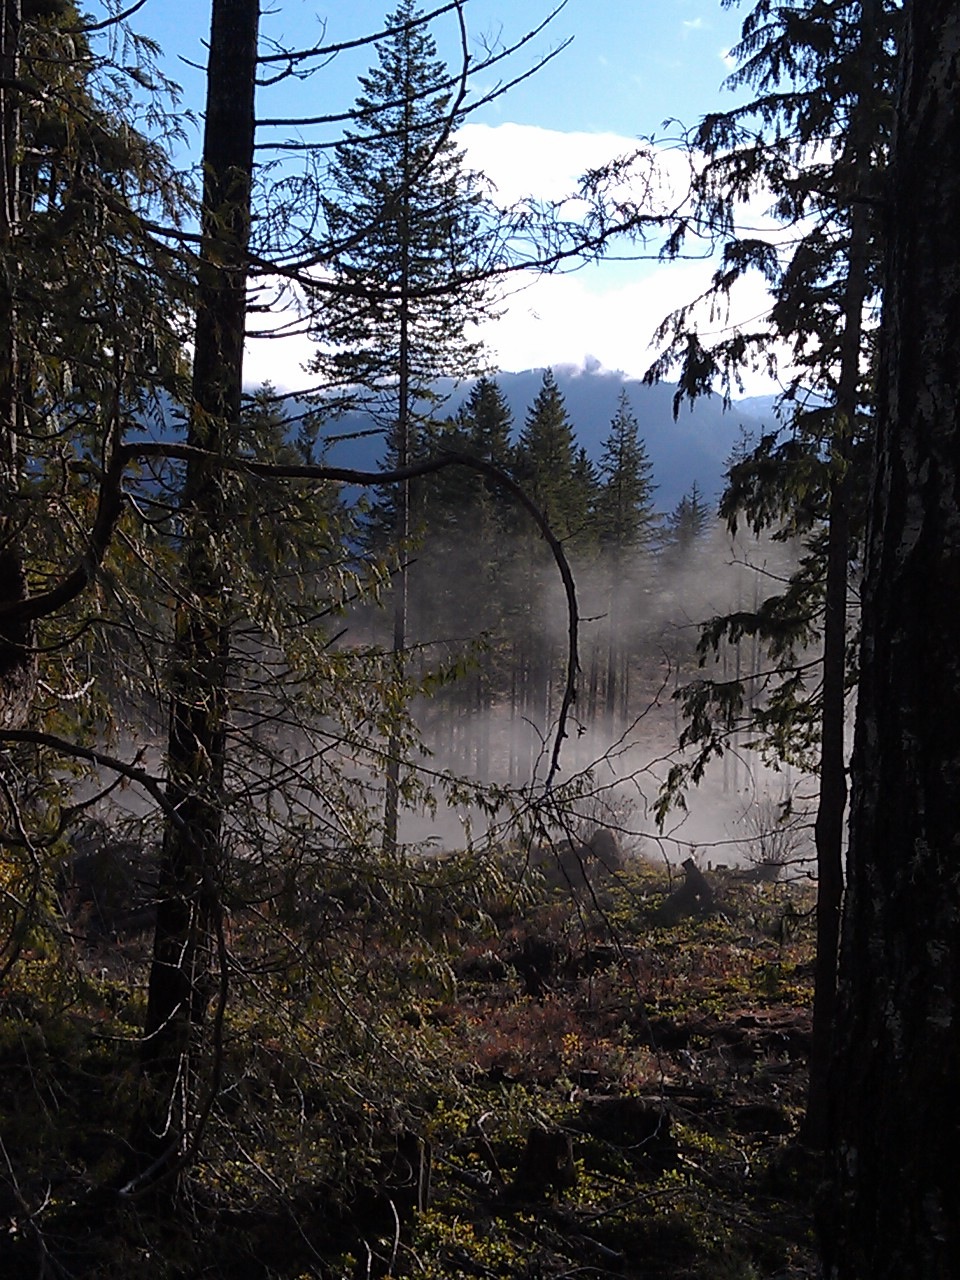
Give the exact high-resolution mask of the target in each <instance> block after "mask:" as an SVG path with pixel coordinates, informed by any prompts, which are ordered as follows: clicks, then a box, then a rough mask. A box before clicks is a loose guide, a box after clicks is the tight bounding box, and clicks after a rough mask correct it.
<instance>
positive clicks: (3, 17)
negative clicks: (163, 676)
mask: <svg viewBox="0 0 960 1280" xmlns="http://www.w3.org/2000/svg"><path fill="white" fill-rule="evenodd" d="M21 28H22V17H21V6H20V0H2V3H0V150H2V154H0V606H2V605H15V604H17V603H19V601H21V600H23V599H24V598H25V596H26V576H25V574H24V569H23V550H22V547H21V545H20V542H21V539H20V533H19V530H18V528H17V520H16V516H15V496H16V493H17V489H18V487H19V482H20V458H19V443H18V435H19V394H18V392H19V385H18V384H19V358H18V356H19V352H18V343H17V233H18V229H19V223H20V146H21V142H20V92H21V91H20V89H19V88H18V87H17V80H18V79H19V75H20V38H21ZM33 638H34V627H33V623H32V622H25V621H23V620H21V619H18V618H15V617H13V618H10V619H3V620H0V728H4V729H18V728H21V727H22V726H23V725H24V724H25V723H26V721H27V719H28V717H29V714H30V708H31V706H32V704H33V697H34V693H35V691H36V682H37V663H36V654H35V653H34V652H32V645H33Z"/></svg>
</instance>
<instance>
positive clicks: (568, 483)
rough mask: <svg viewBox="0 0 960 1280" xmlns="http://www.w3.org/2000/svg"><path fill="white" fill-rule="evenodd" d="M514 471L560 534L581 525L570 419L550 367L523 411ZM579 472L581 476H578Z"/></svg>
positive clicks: (566, 534) (580, 492) (579, 488)
mask: <svg viewBox="0 0 960 1280" xmlns="http://www.w3.org/2000/svg"><path fill="white" fill-rule="evenodd" d="M516 469H517V475H518V478H519V479H520V481H521V482H522V483H523V484H524V485H525V486H526V487H527V490H528V492H529V494H530V496H531V497H532V498H533V500H534V502H536V503H537V505H538V506H539V507H540V509H541V510H542V511H543V513H544V515H545V516H546V517H547V519H548V520H549V521H550V523H551V525H552V526H553V529H554V532H555V533H556V534H557V535H558V536H559V537H562V538H569V537H570V536H571V534H573V533H575V532H576V531H577V530H580V529H582V528H583V526H584V524H585V516H586V512H585V510H584V508H583V505H582V500H583V497H584V491H583V487H582V485H578V483H577V480H578V472H577V449H576V443H575V440H574V433H573V424H572V422H571V421H570V418H569V416H568V414H567V409H566V405H565V403H564V399H563V393H562V392H561V390H560V388H559V386H558V385H557V380H556V378H555V377H554V374H553V370H552V369H544V371H543V380H542V382H541V385H540V390H539V391H538V392H537V395H536V398H535V399H534V401H533V404H532V405H531V406H530V408H529V410H528V411H527V417H526V421H525V422H524V425H523V428H522V430H521V432H520V439H519V441H518V443H517V460H516ZM581 478H582V477H581Z"/></svg>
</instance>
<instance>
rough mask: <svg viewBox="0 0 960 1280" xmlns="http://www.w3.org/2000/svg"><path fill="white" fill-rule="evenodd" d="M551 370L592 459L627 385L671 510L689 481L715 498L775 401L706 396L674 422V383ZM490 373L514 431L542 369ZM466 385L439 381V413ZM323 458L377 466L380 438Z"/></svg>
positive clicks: (347, 427) (340, 428) (351, 422)
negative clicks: (729, 401)
mask: <svg viewBox="0 0 960 1280" xmlns="http://www.w3.org/2000/svg"><path fill="white" fill-rule="evenodd" d="M553 372H554V375H555V376H556V379H557V383H558V385H559V387H560V390H561V392H562V393H563V397H564V399H565V401H566V405H567V412H568V413H569V415H570V419H571V421H572V422H573V424H574V427H575V429H576V435H577V443H578V445H582V446H583V448H585V449H586V451H587V454H588V456H589V457H590V458H591V459H592V460H593V461H597V460H598V459H599V457H600V450H601V447H602V444H603V440H604V438H605V436H606V435H607V432H608V430H609V427H610V420H611V418H612V417H613V415H614V412H615V411H616V407H617V400H618V398H619V395H620V392H621V390H623V389H625V390H626V392H627V395H628V397H629V400H630V404H631V406H632V407H633V411H634V413H635V414H636V416H637V421H638V422H639V423H640V433H641V435H642V436H643V439H644V441H645V443H646V446H647V452H648V453H649V455H650V460H651V462H652V463H653V471H654V480H655V482H656V485H657V492H656V502H657V506H658V507H659V508H660V510H662V511H670V510H672V509H673V508H674V507H675V506H676V504H677V502H679V500H680V498H681V497H682V496H683V495H684V493H686V492H687V491H688V490H689V488H690V486H691V485H692V484H693V482H694V481H696V482H697V483H698V484H699V485H700V488H701V489H702V490H703V492H704V493H705V494H706V495H707V496H708V497H709V498H710V499H711V500H713V499H715V498H716V497H718V496H719V493H720V490H721V488H722V485H723V472H724V466H725V462H726V459H727V458H728V457H729V456H730V452H731V450H732V449H733V447H734V445H735V444H736V442H737V440H738V439H739V437H740V433H741V428H742V429H743V430H746V431H747V432H750V433H752V434H759V433H760V432H761V430H763V423H764V421H765V422H766V423H768V424H772V413H771V412H770V408H771V404H772V401H771V400H769V399H766V398H763V397H753V398H752V399H751V400H750V401H749V402H745V404H746V405H748V406H749V411H747V409H746V408H741V407H740V406H739V405H736V404H735V405H734V406H733V407H732V408H731V409H729V410H727V411H724V409H723V403H722V401H721V399H720V397H719V396H711V397H709V398H706V399H703V400H700V401H698V402H697V403H696V404H695V405H694V406H693V407H692V408H689V407H687V406H684V407H683V408H681V410H680V414H679V416H678V418H677V420H676V421H674V418H673V395H674V391H675V389H676V388H675V387H673V386H672V385H670V384H668V383H663V384H661V385H659V386H654V387H648V386H644V384H643V383H642V382H640V381H639V380H638V379H636V378H627V377H626V376H625V375H624V374H622V373H616V372H611V371H609V370H603V369H587V370H583V369H574V368H571V367H570V366H564V365H559V366H555V367H554V370H553ZM495 376H496V380H497V382H498V383H499V384H500V387H501V389H502V391H503V394H504V397H505V398H506V400H507V403H508V404H509V405H510V408H511V410H512V412H513V418H514V429H515V431H519V429H520V427H521V426H522V424H523V421H524V418H525V417H526V413H527V409H528V407H529V405H530V404H531V403H532V402H533V400H534V398H535V396H536V394H537V392H538V390H539V389H540V382H541V378H542V376H543V370H542V369H528V370H526V371H525V372H523V373H500V374H496V375H495ZM471 385H472V384H470V383H465V384H461V386H459V387H456V388H455V387H453V385H452V384H449V385H447V386H446V387H445V386H444V385H443V384H442V383H441V384H440V385H439V387H438V390H440V392H441V394H442V395H445V396H446V399H445V401H444V402H443V404H442V407H440V408H439V409H438V410H437V416H439V417H445V416H447V415H452V414H454V413H455V412H456V411H457V408H458V407H459V406H460V404H461V403H462V402H463V400H464V399H465V398H466V396H467V395H468V394H469V391H470V386H471ZM369 427H370V422H369V420H368V419H367V418H366V417H365V416H364V415H362V414H348V415H346V416H345V417H344V418H341V419H340V420H338V421H337V422H336V423H333V424H331V426H330V430H329V434H330V435H331V436H339V435H345V434H348V433H350V432H351V431H363V430H367V429H369ZM767 429H769V427H768V428H767ZM328 457H329V460H330V461H331V462H336V463H338V464H340V465H342V466H356V467H374V466H376V465H377V464H378V463H379V462H380V460H381V459H382V457H383V440H382V438H380V437H378V436H366V437H363V438H358V439H352V440H344V441H341V442H340V443H338V444H336V445H334V446H332V448H331V450H330V453H329V455H328Z"/></svg>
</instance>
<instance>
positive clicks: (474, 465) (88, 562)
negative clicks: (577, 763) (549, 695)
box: [0, 441, 579, 788]
mask: <svg viewBox="0 0 960 1280" xmlns="http://www.w3.org/2000/svg"><path fill="white" fill-rule="evenodd" d="M158 461H159V462H188V461H193V462H203V463H205V464H206V465H207V466H209V467H211V468H213V469H218V470H220V471H227V472H233V473H235V474H240V475H251V476H258V477H261V478H263V479H275V480H304V481H309V480H312V481H327V482H334V483H339V484H351V485H359V486H362V487H388V486H391V485H397V484H403V483H404V482H405V481H408V480H412V479H415V478H416V477H418V476H426V475H432V474H434V473H435V472H438V471H442V470H444V469H445V468H446V467H451V466H461V467H466V468H468V469H470V470H473V471H477V472H479V473H480V474H481V475H484V476H487V477H489V479H491V480H492V481H493V482H494V483H495V484H496V485H498V486H499V487H500V488H501V489H503V490H504V491H505V492H507V493H509V494H510V495H511V496H512V497H513V498H514V499H515V500H516V501H517V502H518V503H519V504H520V506H522V507H523V508H524V510H525V511H526V512H527V513H528V514H529V516H530V517H531V519H532V520H533V521H534V523H535V524H536V526H537V528H538V529H539V530H540V533H541V536H542V537H543V539H544V541H545V542H546V543H547V545H548V546H549V548H550V551H551V553H552V554H553V558H554V560H555V562H556V565H557V569H558V572H559V574H560V578H561V581H562V582H563V588H564V593H565V595H566V600H567V618H568V652H567V674H566V682H565V687H564V693H563V698H562V701H561V706H560V714H559V716H558V720H557V733H556V738H555V740H554V746H553V751H552V755H551V761H550V769H549V772H548V775H547V780H546V786H547V788H549V787H550V786H551V785H552V783H553V780H554V778H555V777H556V774H557V771H558V769H559V767H560V751H561V748H562V744H563V741H564V739H565V738H566V736H567V721H568V719H569V714H570V710H571V708H572V706H573V703H574V702H575V701H576V696H577V675H578V672H579V658H578V644H577V637H578V632H579V608H578V604H577V593H576V585H575V583H574V580H573V573H572V572H571V569H570V564H569V562H568V560H567V557H566V554H565V552H564V550H563V545H562V543H561V542H560V540H559V539H558V538H557V536H556V534H555V533H554V532H553V530H552V529H551V527H550V524H549V522H548V520H547V518H546V516H545V515H544V514H543V512H542V511H541V510H540V508H539V507H538V506H537V504H536V503H535V502H534V501H533V500H532V499H531V498H530V497H529V495H528V494H527V493H526V492H525V490H524V489H523V487H522V486H521V485H519V484H518V483H517V482H516V480H514V479H513V478H512V476H510V475H508V474H507V473H506V472H505V471H503V470H502V469H501V468H500V467H498V466H496V465H495V464H494V463H492V462H487V461H485V460H484V459H482V458H475V457H473V456H471V455H470V454H465V453H457V452H453V451H444V452H441V453H438V454H437V455H436V456H434V457H433V458H429V459H427V460H425V461H423V462H418V463H416V464H414V465H412V466H407V467H399V468H395V469H393V470H390V471H360V470H357V469H355V468H353V467H331V466H322V465H311V464H306V463H303V464H300V463H296V464H294V463H290V464H284V463H268V462H257V461H256V460H254V459H252V458H235V457H226V456H220V455H217V454H214V453H210V452H208V451H206V450H203V449H198V448H195V447H193V446H191V445H186V444H163V443H158V442H152V441H143V442H134V443H129V444H123V445H119V446H118V447H117V448H116V449H115V450H114V453H113V456H112V457H111V459H110V463H109V465H108V467H107V469H106V470H105V471H104V472H103V475H102V477H101V481H100V496H99V502H98V507H97V514H96V517H95V519H94V522H93V526H92V528H91V530H90V533H89V535H88V537H87V545H86V548H85V550H84V552H83V553H82V555H81V556H80V558H79V560H78V561H77V563H76V564H75V565H74V567H73V568H72V569H71V570H70V571H69V572H68V573H67V574H66V575H65V576H64V578H63V579H62V580H61V581H60V582H59V583H58V584H57V585H56V586H55V587H52V588H51V589H50V590H49V591H43V592H40V593H39V594H37V595H34V596H28V597H26V598H25V599H22V600H16V601H5V602H3V603H2V604H0V622H4V623H6V622H8V620H13V621H21V622H27V621H36V620H37V619H39V618H45V617H49V616H50V615H52V614H54V613H56V612H57V611H58V610H59V609H62V608H63V607H64V606H65V605H67V604H69V603H70V601H72V600H75V599H76V598H77V597H78V596H80V595H81V594H82V593H83V592H84V591H85V590H86V589H87V588H88V587H89V586H90V585H91V584H92V583H93V581H94V579H95V578H96V575H97V571H98V569H99V567H100V565H101V564H102V562H103V559H104V556H105V555H106V553H107V550H108V549H109V546H110V542H111V539H112V537H113V533H114V530H115V528H116V525H117V521H118V520H119V518H120V515H121V513H122V511H123V504H124V493H123V477H124V473H125V472H126V470H127V468H128V467H129V466H130V465H132V464H133V463H135V462H138V463H144V462H158ZM24 732H26V731H24ZM7 736H9V735H7ZM22 740H23V741H27V740H35V739H28V738H23V739H22ZM51 745H52V744H51ZM89 758H90V759H93V756H92V755H91V756H90V757H89ZM104 763H106V762H105V761H104ZM110 767H113V766H112V765H111V766H110Z"/></svg>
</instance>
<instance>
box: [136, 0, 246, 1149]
mask: <svg viewBox="0 0 960 1280" xmlns="http://www.w3.org/2000/svg"><path fill="white" fill-rule="evenodd" d="M258 24H259V0H214V3H213V17H212V29H211V39H210V58H209V65H208V71H207V111H206V126H205V132H204V202H203V247H202V250H201V263H200V268H199V280H198V285H199V287H198V292H197V317H196V340H195V350H194V364H193V404H192V408H191V417H190V427H189V433H188V441H189V443H190V444H192V445H195V446H198V447H201V448H203V449H207V450H209V451H211V452H213V453H216V452H218V451H220V450H221V449H222V440H223V430H224V427H225V425H226V424H228V423H231V422H236V420H237V418H238V416H239V413H240V404H241V377H242V363H243V341H244V330H245V324H246V255H247V246H248V241H249V231H250V186H251V175H252V171H253V133H254V116H253V110H254V80H255V71H256V51H257V31H258ZM181 520H182V530H183V555H184V561H183V569H182V592H181V598H182V599H183V600H184V601H186V602H189V603H186V604H184V605H183V606H182V608H181V611H180V614H179V616H178V618H177V621H176V636H175V647H174V666H173V677H172V678H173V693H172V700H171V710H170V731H169V743H168V765H167V767H168V783H167V796H168V799H169V800H170V802H171V804H172V806H173V807H174V808H175V810H176V813H177V821H175V822H172V821H171V822H169V823H168V825H167V829H166V831H165V837H164V845H163V850H162V854H161V866H160V878H159V903H158V911H157V926H156V937H155V943H154V953H153V964H152V966H151V971H150V986H149V997H148V1006H147V1017H146V1027H145V1037H144V1042H143V1052H142V1064H143V1072H144V1082H145V1085H146V1086H147V1087H146V1088H145V1090H144V1105H145V1113H144V1116H143V1117H142V1118H141V1119H142V1125H141V1131H140V1132H139V1133H138V1135H137V1136H138V1144H139V1146H140V1148H141V1152H142V1154H143V1155H144V1156H145V1157H146V1158H147V1160H148V1162H149V1163H151V1164H156V1162H157V1160H158V1159H160V1160H161V1165H162V1164H163V1163H164V1158H165V1157H172V1158H176V1157H180V1156H182V1155H183V1154H184V1153H185V1152H186V1151H187V1150H188V1148H189V1146H190V1143H191V1139H192V1137H193V1135H192V1132H191V1131H192V1126H193V1122H194V1120H195V1105H196V1091H197V1081H196V1079H195V1073H196V1057H197V1053H198V1051H199V1044H200V1038H201V1032H202V1029H203V1024H204V1018H205V1013H206V1007H207V1003H208V1000H209V995H210V985H211V979H210V954H211V943H212V936H213V931H214V929H215V926H216V921H217V916H218V912H219V884H220V875H221V865H220V864H221V850H220V843H221V818H222V812H221V808H222V786H223V769H224V736H225V720H226V711H227V706H226V697H227V694H226V675H227V664H228V658H229V652H228V650H229V634H228V617H227V594H228V584H227V582H226V581H225V578H224V575H223V573H222V570H221V566H220V554H219V547H220V545H222V540H223V538H224V537H225V536H226V535H227V533H228V530H227V529H226V528H225V513H224V504H223V496H222V490H221V483H220V475H219V473H218V472H217V471H216V470H215V469H214V468H211V467H209V466H207V465H205V464H204V463H202V462H199V463H197V462H191V463H189V464H188V465H187V469H186V473H185V477H184V488H183V498H182V503H181Z"/></svg>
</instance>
